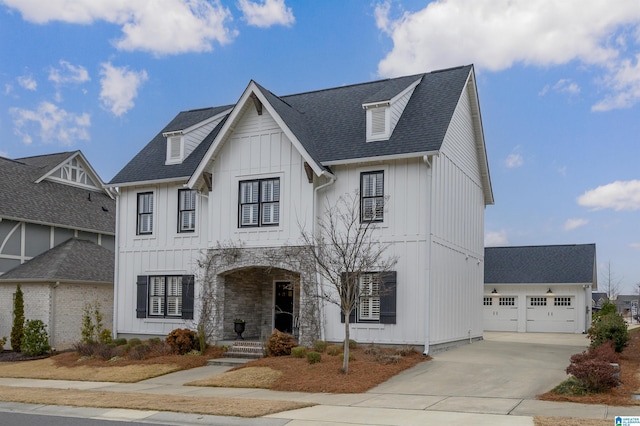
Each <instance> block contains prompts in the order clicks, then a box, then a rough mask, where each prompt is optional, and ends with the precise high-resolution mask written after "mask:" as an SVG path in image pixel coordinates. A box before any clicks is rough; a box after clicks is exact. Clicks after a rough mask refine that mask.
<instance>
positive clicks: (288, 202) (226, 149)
mask: <svg viewBox="0 0 640 426" xmlns="http://www.w3.org/2000/svg"><path fill="white" fill-rule="evenodd" d="M212 167H213V170H210V171H211V172H212V175H213V191H212V192H211V194H210V197H211V199H212V200H217V201H216V202H213V203H211V207H210V216H209V223H210V228H211V229H210V236H209V240H210V241H211V242H212V243H214V244H215V242H216V241H233V242H239V241H241V242H242V243H244V244H245V247H265V246H281V245H283V244H289V245H295V244H297V243H299V242H300V228H301V226H306V227H307V229H310V228H311V224H312V219H313V212H312V206H313V195H314V191H313V184H312V183H309V182H308V180H307V176H306V173H305V170H304V158H303V157H302V155H301V154H300V153H299V152H298V150H297V149H296V148H295V146H294V145H293V144H292V143H291V141H290V140H289V139H288V138H287V136H286V134H285V133H284V132H283V131H282V129H280V127H279V126H278V124H277V123H276V121H275V120H274V119H273V117H271V115H270V114H269V112H268V111H267V109H266V108H264V109H263V110H262V114H261V115H258V113H257V112H256V109H255V108H254V107H253V104H252V103H249V104H248V106H247V107H246V108H245V109H244V110H243V111H242V114H241V115H240V119H239V120H238V122H237V124H236V125H235V128H234V130H233V132H232V133H231V134H230V136H229V137H228V138H227V140H226V141H225V142H224V145H223V146H222V147H221V148H220V150H219V152H218V153H217V155H216V160H215V162H214V163H213V166H212ZM269 178H279V179H280V218H279V224H278V225H276V226H261V227H245V228H241V227H239V223H238V222H239V221H238V209H239V205H238V197H239V185H240V182H241V181H245V180H254V179H269Z"/></svg>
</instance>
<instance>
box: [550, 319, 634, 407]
mask: <svg viewBox="0 0 640 426" xmlns="http://www.w3.org/2000/svg"><path fill="white" fill-rule="evenodd" d="M619 364H620V382H621V384H620V386H618V387H617V388H614V389H612V390H611V391H609V392H606V393H595V394H589V395H583V396H569V395H557V394H554V393H551V392H547V393H545V394H542V395H538V399H542V400H545V401H562V402H578V403H582V404H603V405H612V406H630V405H640V400H636V399H633V395H634V394H636V393H639V392H640V331H630V332H629V343H628V345H627V347H626V348H624V350H623V351H622V354H620V362H619ZM567 366H569V360H567Z"/></svg>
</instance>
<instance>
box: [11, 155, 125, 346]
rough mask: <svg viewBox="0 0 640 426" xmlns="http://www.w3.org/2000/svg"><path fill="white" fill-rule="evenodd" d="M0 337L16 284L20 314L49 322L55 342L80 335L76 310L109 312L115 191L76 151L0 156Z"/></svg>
mask: <svg viewBox="0 0 640 426" xmlns="http://www.w3.org/2000/svg"><path fill="white" fill-rule="evenodd" d="M0 182H2V184H1V186H0V337H2V336H7V337H8V336H9V335H10V334H11V327H12V322H13V297H14V294H15V291H16V287H17V285H18V284H20V286H21V289H22V291H23V293H24V303H25V318H26V319H32V320H33V319H39V320H42V321H43V322H44V323H45V324H46V325H47V331H48V333H49V335H50V343H51V345H52V346H53V347H55V348H56V349H63V348H65V347H69V346H71V344H72V343H74V342H76V341H78V340H79V339H80V327H81V322H82V311H83V308H84V306H85V305H86V304H88V303H91V304H94V305H95V304H96V302H97V303H99V304H100V306H101V311H102V313H103V314H104V322H105V327H107V328H110V327H111V322H112V312H113V265H114V258H115V255H114V249H115V233H114V231H115V207H116V205H115V198H114V196H113V192H112V191H111V190H108V189H105V188H104V186H103V185H104V183H103V182H102V181H101V180H100V178H99V177H98V175H97V174H96V172H95V171H94V170H93V168H92V167H91V165H90V164H89V162H88V161H87V159H86V158H85V157H84V155H82V153H81V152H80V151H74V152H63V153H58V154H51V155H42V156H37V157H28V158H19V159H15V160H11V159H7V158H2V157H0Z"/></svg>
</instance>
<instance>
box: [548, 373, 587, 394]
mask: <svg viewBox="0 0 640 426" xmlns="http://www.w3.org/2000/svg"><path fill="white" fill-rule="evenodd" d="M551 392H553V393H555V394H556V395H569V396H582V395H586V394H587V393H588V392H587V389H585V387H584V385H583V384H582V382H580V380H578V379H576V378H575V377H573V376H570V377H569V378H568V379H567V380H565V381H564V382H562V383H560V384H559V385H558V386H556V387H555V388H553V389H551Z"/></svg>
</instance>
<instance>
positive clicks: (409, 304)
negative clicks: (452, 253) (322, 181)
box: [318, 158, 429, 345]
mask: <svg viewBox="0 0 640 426" xmlns="http://www.w3.org/2000/svg"><path fill="white" fill-rule="evenodd" d="M332 170H333V172H334V173H335V175H336V176H337V180H336V182H335V183H334V184H333V185H331V186H329V187H328V188H327V189H326V190H323V191H322V192H321V193H320V194H319V196H318V202H319V206H318V214H322V212H323V211H324V210H325V208H327V207H330V206H332V205H335V202H336V200H337V199H338V197H340V196H342V195H344V194H346V193H350V194H355V191H356V190H358V189H359V188H360V174H361V173H362V172H371V171H378V170H382V171H384V190H385V196H387V203H386V206H385V211H384V221H383V222H382V223H381V224H380V225H379V227H378V229H377V230H376V232H375V233H374V236H375V237H376V238H377V239H378V240H379V241H381V242H382V243H389V244H390V246H389V248H388V249H387V250H386V252H385V254H386V255H388V256H390V257H393V256H395V257H397V259H398V263H397V264H396V266H395V268H394V269H395V270H396V272H397V277H396V278H397V289H396V291H397V293H396V296H397V298H396V324H371V323H356V324H352V325H351V327H350V333H351V338H352V339H354V340H356V341H358V342H362V343H366V342H377V343H381V344H405V343H408V344H415V345H421V344H423V343H424V325H425V323H424V318H425V317H424V315H425V313H426V312H427V310H426V309H425V306H424V301H425V294H424V290H425V288H426V287H425V286H424V285H423V283H424V282H425V281H426V279H427V274H428V271H427V264H426V262H425V259H427V254H428V246H427V235H428V227H427V221H426V220H425V218H426V217H427V216H428V205H427V197H426V193H427V188H428V179H429V178H428V168H427V166H426V165H425V163H424V162H423V161H422V158H410V159H403V160H395V161H391V162H385V163H368V164H362V165H350V166H335V167H333V168H332ZM325 318H326V338H327V340H330V341H339V340H342V339H344V324H343V323H341V322H340V310H339V308H338V307H337V306H334V305H327V306H326V316H325Z"/></svg>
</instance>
